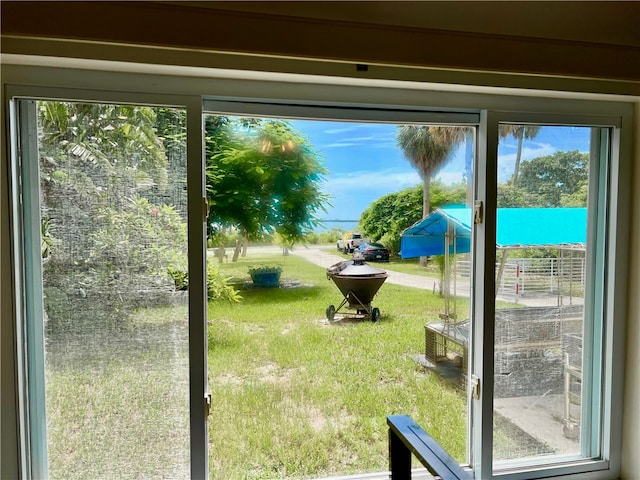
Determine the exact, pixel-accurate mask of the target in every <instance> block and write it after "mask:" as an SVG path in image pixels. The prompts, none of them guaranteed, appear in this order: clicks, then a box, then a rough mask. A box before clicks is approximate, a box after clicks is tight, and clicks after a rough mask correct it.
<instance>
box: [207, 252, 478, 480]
mask: <svg viewBox="0 0 640 480" xmlns="http://www.w3.org/2000/svg"><path fill="white" fill-rule="evenodd" d="M269 264H271V265H275V264H277V265H280V266H282V267H283V274H282V280H283V282H284V283H285V284H287V283H290V284H294V285H295V288H280V289H253V288H247V289H245V290H243V292H242V296H243V301H242V303H240V304H237V305H232V306H229V305H228V304H222V303H210V304H209V384H210V389H211V391H212V393H213V415H212V418H211V427H210V428H211V430H210V442H211V449H210V464H211V469H212V476H213V478H230V479H231V478H287V477H288V478H301V477H304V478H313V477H322V476H328V475H332V474H347V473H356V472H370V471H381V470H386V469H387V468H388V444H387V429H386V423H385V422H386V416H387V415H389V414H400V413H404V414H409V415H411V416H412V417H413V418H414V419H416V420H417V421H418V423H419V424H420V425H422V426H423V427H424V428H425V429H426V430H427V431H429V433H430V434H432V435H433V436H434V437H435V438H436V439H437V440H438V441H440V442H441V443H442V445H443V446H444V447H445V448H446V449H447V450H448V451H449V452H451V453H452V455H454V456H455V457H456V458H457V459H459V460H464V452H465V431H466V423H465V422H466V413H465V410H466V409H465V399H464V394H463V392H461V391H460V390H457V389H455V388H454V387H453V386H452V385H451V384H449V383H448V382H447V381H444V380H442V379H441V378H440V377H439V376H438V375H436V374H434V373H431V372H429V371H427V370H425V369H424V368H423V367H421V366H420V365H418V364H417V363H416V362H415V360H414V356H415V355H420V354H421V353H424V324H425V321H426V319H436V318H437V317H438V313H441V312H442V309H443V302H442V299H440V298H438V297H437V296H434V295H433V294H432V293H431V292H428V291H424V290H418V289H413V288H406V287H399V286H396V285H391V284H385V285H383V286H382V288H381V289H380V291H379V293H378V295H377V296H376V297H375V299H374V301H373V302H372V304H373V305H374V306H376V307H378V308H380V310H381V313H382V317H381V319H380V321H379V322H378V323H375V324H374V323H371V322H369V321H358V322H354V321H349V322H344V323H342V324H340V323H334V324H328V322H327V321H326V319H325V317H324V312H325V309H326V307H327V305H328V304H330V303H331V304H335V305H337V304H338V303H339V302H340V301H341V300H342V294H341V293H340V291H339V290H338V289H337V287H336V286H335V285H334V284H333V282H331V281H330V280H327V278H326V274H325V270H324V269H323V268H321V267H317V266H315V265H312V264H310V263H308V262H307V261H305V260H304V259H302V258H299V257H297V256H287V257H284V256H282V255H273V256H267V255H265V256H259V257H256V256H250V257H248V258H246V259H240V261H239V262H238V263H237V264H229V263H225V264H222V265H221V266H220V269H221V271H222V272H223V273H225V274H226V275H229V276H233V277H235V278H236V279H238V280H240V279H242V278H243V277H244V278H245V279H246V277H247V274H246V271H247V269H248V266H249V265H251V266H257V265H269Z"/></svg>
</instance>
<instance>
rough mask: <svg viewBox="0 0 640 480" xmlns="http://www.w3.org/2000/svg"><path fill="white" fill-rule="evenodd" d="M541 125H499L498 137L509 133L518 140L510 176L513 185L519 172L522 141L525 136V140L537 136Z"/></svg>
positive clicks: (516, 182) (504, 136)
mask: <svg viewBox="0 0 640 480" xmlns="http://www.w3.org/2000/svg"><path fill="white" fill-rule="evenodd" d="M541 128H542V127H539V126H533V125H511V124H502V125H500V129H499V130H498V133H499V135H500V138H506V137H508V136H509V135H511V136H512V137H514V138H515V139H516V140H518V150H517V152H516V164H515V166H514V167H513V176H512V177H511V183H513V185H517V184H518V174H519V172H520V160H521V158H522V142H523V140H524V139H525V138H526V139H527V140H531V139H532V138H535V137H537V136H538V133H540V129H541Z"/></svg>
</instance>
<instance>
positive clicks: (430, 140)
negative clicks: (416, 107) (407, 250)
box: [397, 125, 467, 265]
mask: <svg viewBox="0 0 640 480" xmlns="http://www.w3.org/2000/svg"><path fill="white" fill-rule="evenodd" d="M466 131H467V128H464V127H435V126H420V125H402V126H400V127H399V131H398V137H397V142H398V145H399V146H400V148H401V149H402V151H403V153H404V156H405V157H406V158H407V159H408V160H409V162H411V164H412V165H413V167H414V168H415V169H416V170H417V171H418V173H419V174H420V177H421V178H422V195H423V197H422V216H423V217H426V216H427V215H429V211H430V210H429V208H430V205H429V185H430V183H431V176H432V175H433V174H434V173H435V172H437V171H438V169H439V168H440V167H441V166H442V165H443V164H444V162H445V160H446V159H447V158H448V157H449V155H450V154H451V152H452V151H453V149H454V148H455V147H456V146H457V145H458V144H459V143H461V142H462V141H463V140H464V137H465V134H466ZM420 263H421V264H422V265H426V263H427V259H426V257H421V258H420Z"/></svg>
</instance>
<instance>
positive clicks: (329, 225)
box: [315, 220, 358, 233]
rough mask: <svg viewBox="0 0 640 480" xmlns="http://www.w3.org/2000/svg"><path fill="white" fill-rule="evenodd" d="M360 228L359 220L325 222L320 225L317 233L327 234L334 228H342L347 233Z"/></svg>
mask: <svg viewBox="0 0 640 480" xmlns="http://www.w3.org/2000/svg"><path fill="white" fill-rule="evenodd" d="M357 226H358V220H323V221H322V224H321V225H319V226H318V227H317V228H316V229H315V231H316V232H318V233H319V232H325V231H329V230H331V229H333V228H341V229H342V230H344V231H345V232H348V231H353V230H355V229H356V227H357Z"/></svg>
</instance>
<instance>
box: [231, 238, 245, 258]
mask: <svg viewBox="0 0 640 480" xmlns="http://www.w3.org/2000/svg"><path fill="white" fill-rule="evenodd" d="M243 242H244V235H240V237H238V239H237V240H236V248H235V249H234V250H233V258H232V259H231V261H232V262H237V261H238V257H239V256H240V252H241V251H242V244H243Z"/></svg>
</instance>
